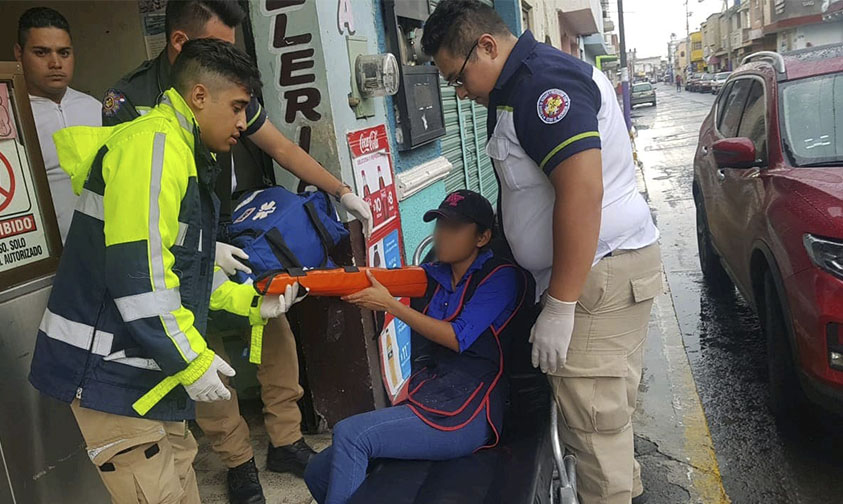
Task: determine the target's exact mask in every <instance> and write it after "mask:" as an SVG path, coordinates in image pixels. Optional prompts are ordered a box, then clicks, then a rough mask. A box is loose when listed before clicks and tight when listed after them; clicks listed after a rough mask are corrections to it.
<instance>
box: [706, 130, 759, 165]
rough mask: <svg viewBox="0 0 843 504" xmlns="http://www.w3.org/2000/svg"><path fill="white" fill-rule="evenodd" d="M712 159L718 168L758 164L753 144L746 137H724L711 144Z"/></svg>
mask: <svg viewBox="0 0 843 504" xmlns="http://www.w3.org/2000/svg"><path fill="white" fill-rule="evenodd" d="M711 151H712V152H713V153H714V160H715V161H716V162H717V166H718V167H720V168H753V167H756V166H760V165H761V162H760V161H759V160H758V158H757V157H756V156H757V153H756V152H755V144H754V143H753V142H752V140H750V139H749V138H746V137H738V138H724V139H723V140H718V141H716V142H714V144H712V146H711Z"/></svg>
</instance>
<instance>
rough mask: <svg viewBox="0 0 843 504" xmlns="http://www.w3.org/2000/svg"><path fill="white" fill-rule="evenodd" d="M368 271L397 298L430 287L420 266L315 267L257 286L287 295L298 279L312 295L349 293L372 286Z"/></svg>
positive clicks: (415, 294) (285, 274)
mask: <svg viewBox="0 0 843 504" xmlns="http://www.w3.org/2000/svg"><path fill="white" fill-rule="evenodd" d="M366 271H371V272H372V274H374V275H375V278H376V279H377V280H378V282H380V283H382V284H383V286H384V287H386V288H387V289H389V292H390V294H392V295H393V296H395V297H411V298H413V297H421V296H423V295H424V293H425V291H426V290H427V274H426V273H425V272H424V270H423V269H422V268H419V267H416V266H411V267H405V268H398V269H386V268H353V269H351V268H336V269H313V270H308V271H305V272H303V273H302V274H301V275H299V276H295V275H290V274H289V273H278V274H276V275H272V276H270V277H268V278H265V279H262V280H259V281H258V282H257V284H256V285H255V286H256V287H257V289H258V292H260V293H265V294H284V289H286V288H287V286H288V285H291V284H293V283H294V282H298V283H299V284H300V285H301V286H302V287H307V288H308V290H309V291H310V295H311V296H329V297H337V296H347V295H349V294H354V293H355V292H358V291H361V290H363V289H365V288H366V287H370V286H371V285H372V284H371V282H369V278H368V277H367V276H366Z"/></svg>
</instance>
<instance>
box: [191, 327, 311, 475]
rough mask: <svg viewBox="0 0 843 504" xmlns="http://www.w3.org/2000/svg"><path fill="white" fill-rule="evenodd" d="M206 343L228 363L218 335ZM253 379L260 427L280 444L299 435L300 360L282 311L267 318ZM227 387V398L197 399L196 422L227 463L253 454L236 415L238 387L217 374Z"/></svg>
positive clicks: (235, 463)
mask: <svg viewBox="0 0 843 504" xmlns="http://www.w3.org/2000/svg"><path fill="white" fill-rule="evenodd" d="M208 345H209V346H210V347H211V349H212V350H214V352H216V353H217V355H219V356H220V357H222V358H223V359H224V360H225V361H227V362H231V359H229V358H228V355H227V354H226V352H225V348H224V347H223V343H222V335H220V334H212V335H209V336H208ZM261 362H262V364H261V365H260V366H258V382H260V385H261V400H262V401H263V416H264V426H265V427H266V432H267V434H268V435H269V440H270V442H272V445H273V446H276V447H278V446H285V445H289V444H292V443H295V442H296V441H298V440H299V439H301V437H302V435H301V411H300V410H299V406H298V400H299V399H301V397H302V395H304V390H303V389H302V388H301V386H300V385H299V360H298V354H297V353H296V340H295V338H294V337H293V331H292V330H291V329H290V324H289V323H288V322H287V318H286V317H284V316H281V317H278V318H276V319H272V320H270V321H269V323H268V324H267V325H266V328H265V329H264V335H263V349H262V351H261ZM221 378H222V379H223V382H224V383H225V384H226V386H227V387H228V390H230V391H231V400H229V401H217V402H212V403H206V402H197V403H196V423H198V424H199V427H200V428H201V429H202V432H204V433H205V435H206V436H207V437H208V439H209V441H210V442H211V448H212V449H213V450H214V451H215V452H216V453H217V454H218V455H219V456H220V458H221V459H222V461H223V463H224V464H225V465H226V466H227V467H229V468H231V467H237V466H239V465H240V464H242V463H244V462H247V461H248V460H249V459H251V458H252V457H253V456H254V452H253V451H252V443H251V441H250V439H249V426H248V425H247V424H246V420H245V419H244V418H243V417H242V416H240V406H239V405H238V403H237V391H236V390H235V389H234V388H233V387H231V386H230V385H229V384H228V378H226V377H224V376H221Z"/></svg>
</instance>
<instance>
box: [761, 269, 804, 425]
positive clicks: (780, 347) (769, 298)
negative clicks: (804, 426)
mask: <svg viewBox="0 0 843 504" xmlns="http://www.w3.org/2000/svg"><path fill="white" fill-rule="evenodd" d="M782 294H783V293H782ZM763 303H764V305H763V307H762V309H761V310H759V311H761V312H763V313H761V314H760V315H761V321H762V327H763V329H764V336H765V338H766V340H767V375H768V376H769V380H770V398H769V407H770V411H771V412H772V413H773V416H775V417H776V419H778V420H779V421H790V420H794V419H795V418H798V417H799V416H800V415H801V414H802V413H803V412H804V411H805V410H806V408H805V405H806V400H805V395H804V393H803V392H802V387H800V385H799V377H798V376H797V374H796V373H797V371H796V365H795V362H794V359H793V352H792V351H791V347H790V336H791V335H790V330H789V329H788V325H787V323H786V321H785V319H784V317H785V311H784V306H783V304H782V302H781V297H780V294H779V292H778V289H777V288H776V283H775V281H774V280H773V274H772V273H770V272H769V271H767V272H766V273H765V274H764V300H763Z"/></svg>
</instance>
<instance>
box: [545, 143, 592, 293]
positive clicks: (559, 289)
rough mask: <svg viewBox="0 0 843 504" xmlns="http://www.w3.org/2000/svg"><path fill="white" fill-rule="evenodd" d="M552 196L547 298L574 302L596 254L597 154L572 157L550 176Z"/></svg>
mask: <svg viewBox="0 0 843 504" xmlns="http://www.w3.org/2000/svg"><path fill="white" fill-rule="evenodd" d="M551 181H552V183H553V186H554V188H555V192H556V201H555V203H554V206H553V270H552V273H551V277H550V286H549V287H548V294H550V295H551V296H553V297H554V298H556V299H558V300H560V301H569V302H570V301H576V300H577V299H579V297H580V293H581V292H582V288H583V285H585V281H586V278H587V277H588V273H589V271H591V265H592V263H593V262H594V254H595V252H596V251H597V240H598V237H599V235H600V217H601V213H602V203H603V177H602V161H601V157H600V151H599V150H596V149H595V150H588V151H584V152H581V153H579V154H576V155H574V156H572V157H570V158H569V159H567V160H566V161H563V162H562V163H560V165H559V166H558V167H557V168H556V169H555V170H554V172H553V173H552V174H551Z"/></svg>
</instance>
